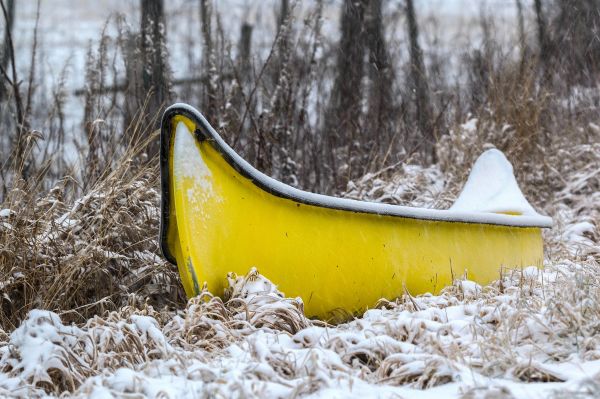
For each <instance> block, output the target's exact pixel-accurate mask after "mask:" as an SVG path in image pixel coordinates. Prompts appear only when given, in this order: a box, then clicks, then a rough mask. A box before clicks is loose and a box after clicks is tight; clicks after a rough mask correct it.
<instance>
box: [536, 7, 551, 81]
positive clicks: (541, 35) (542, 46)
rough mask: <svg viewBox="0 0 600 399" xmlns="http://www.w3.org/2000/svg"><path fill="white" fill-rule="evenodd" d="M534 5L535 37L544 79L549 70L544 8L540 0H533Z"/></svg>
mask: <svg viewBox="0 0 600 399" xmlns="http://www.w3.org/2000/svg"><path fill="white" fill-rule="evenodd" d="M534 7H535V17H536V21H537V31H538V34H537V37H538V46H539V50H540V65H541V66H542V67H543V68H544V75H545V80H546V78H547V77H548V74H549V72H550V71H549V69H550V68H549V67H550V51H549V50H550V49H549V46H548V44H549V42H548V28H547V25H546V19H545V17H544V10H543V9H542V0H535V1H534Z"/></svg>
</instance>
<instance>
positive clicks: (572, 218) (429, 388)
mask: <svg viewBox="0 0 600 399" xmlns="http://www.w3.org/2000/svg"><path fill="white" fill-rule="evenodd" d="M475 125H476V121H470V122H468V123H465V125H463V131H462V132H458V134H457V137H465V136H467V135H468V134H472V133H473V132H474V131H475V129H474V126H475ZM597 151H598V146H597V144H593V145H591V146H580V147H577V148H576V149H574V153H577V154H578V156H579V157H580V158H583V157H586V156H589V154H590V153H591V154H597V153H598V152H597ZM586 154H588V155H586ZM590 165H591V166H590ZM597 177H598V172H597V168H594V167H593V164H589V165H588V166H586V167H581V168H580V169H579V170H575V171H574V172H573V173H572V174H571V175H569V176H566V177H565V179H566V181H567V184H566V186H565V188H564V189H563V190H562V191H560V192H557V193H555V195H554V198H555V200H554V201H553V202H552V203H551V204H550V205H549V206H548V207H547V208H546V209H544V210H542V212H543V213H547V214H550V215H552V217H553V218H554V227H553V228H552V229H551V230H548V231H546V232H545V246H546V248H545V249H546V261H545V268H544V270H538V269H537V268H535V267H528V268H525V269H523V270H505V271H504V273H503V275H502V276H501V277H500V278H499V279H498V280H497V281H495V282H493V283H492V284H490V285H489V286H485V287H481V286H479V285H477V284H476V283H474V282H472V281H468V280H463V279H460V278H459V279H457V280H456V281H455V283H454V284H453V285H452V286H450V287H447V288H445V289H444V290H443V291H442V292H441V293H440V294H439V295H431V294H425V295H419V296H411V295H409V294H406V295H404V296H403V297H402V298H399V299H397V300H395V301H387V300H381V301H380V303H379V304H378V306H377V307H375V308H373V309H371V310H369V311H367V312H366V313H365V314H364V315H363V316H362V317H360V318H356V319H354V320H352V321H350V322H348V323H345V324H341V325H338V326H331V325H326V324H324V323H323V322H320V321H315V320H309V319H307V318H306V317H305V316H304V314H303V311H302V303H301V301H300V300H299V299H297V298H282V297H281V296H280V295H278V291H277V290H276V287H274V286H273V285H272V284H271V283H270V282H269V281H268V280H267V279H266V278H265V277H263V276H261V275H260V274H259V273H258V272H257V271H255V270H251V271H250V272H249V274H248V275H247V276H246V277H240V278H238V279H237V280H236V281H232V282H231V287H232V289H233V296H232V299H230V300H229V301H228V302H226V303H223V301H222V300H221V299H219V298H218V297H214V296H212V295H211V294H210V293H209V292H203V293H202V294H201V295H200V296H199V297H196V298H194V299H192V300H190V301H189V302H188V304H187V306H186V307H185V308H183V309H181V310H178V311H161V310H160V309H155V308H152V307H151V306H148V305H143V304H141V305H140V304H137V305H132V306H127V307H124V308H122V309H121V310H120V311H117V312H111V313H110V314H108V315H104V316H95V317H92V318H90V319H89V320H87V321H86V322H84V323H81V324H79V325H77V326H75V325H72V324H69V323H65V322H63V321H62V320H61V317H64V315H58V314H56V313H53V312H49V311H43V310H33V311H31V312H30V313H29V315H28V316H27V318H26V319H25V320H24V321H23V322H22V323H21V324H20V326H19V327H18V328H16V329H15V330H14V331H7V332H2V331H1V330H0V395H2V396H17V397H29V396H44V395H46V394H48V393H54V394H57V393H60V392H64V391H69V392H73V395H74V396H75V397H93V398H108V397H130V398H133V397H136V398H137V397H169V398H186V397H240V398H242V397H243V398H246V397H257V398H259V397H260V398H262V397H297V396H301V397H315V398H346V397H368V398H379V397H380V398H398V397H404V398H436V399H437V398H458V397H465V398H509V397H517V398H548V397H557V398H563V397H577V398H584V397H598V394H599V393H600V334H599V332H600V330H599V328H600V327H599V324H598V320H599V319H600V273H599V270H600V265H599V264H598V259H599V255H600V245H599V243H598V232H597V230H596V227H595V226H596V224H597V222H598V220H600V205H599V204H600V193H598V192H595V193H592V194H589V193H587V194H586V193H585V187H586V186H590V185H594V184H597V183H598V182H597ZM446 185H447V180H446V178H445V177H444V176H443V175H442V173H441V171H440V170H439V168H438V167H437V166H432V167H429V168H422V167H419V166H414V165H404V166H401V167H398V168H396V170H395V171H394V172H393V173H389V174H382V175H368V176H365V177H364V178H363V179H362V180H360V181H358V182H355V183H354V184H352V185H350V186H349V191H348V193H347V194H346V195H347V196H348V197H351V198H363V199H368V200H377V201H383V202H404V203H406V204H409V205H418V206H425V207H428V206H432V205H435V206H436V207H439V206H440V205H441V206H443V205H444V204H447V203H451V202H452V201H453V198H451V197H452V195H450V194H448V197H445V195H446V194H444V193H445V189H446V188H447V187H446ZM154 195H155V196H156V195H157V193H156V192H154ZM94 196H98V198H100V199H101V200H102V198H104V197H103V195H102V194H98V193H96V194H94V193H93V192H92V193H91V194H89V195H88V196H86V198H82V199H81V200H80V201H78V202H77V203H76V204H75V206H74V207H73V208H72V209H71V211H69V212H68V213H67V214H65V216H64V217H62V218H61V223H63V224H64V226H65V232H69V231H77V224H78V222H77V219H78V218H80V217H82V215H81V214H80V213H81V212H84V210H83V209H84V208H86V207H87V206H90V208H91V209H94V206H93V205H88V204H93V203H94V202H93V201H94ZM154 199H156V197H154ZM155 203H157V201H148V202H146V205H145V206H146V207H147V209H146V210H145V211H144V213H145V214H149V215H156V214H157V211H158V210H157V209H156V208H155V205H154V204H155ZM0 215H1V217H2V218H4V220H5V222H4V224H3V225H4V228H7V227H6V226H7V225H9V223H8V222H9V221H10V217H11V211H9V210H4V211H3V212H2V213H1V214H0ZM151 217H152V216H151ZM267 277H268V276H267ZM15 278H18V277H15ZM332 289H335V288H334V287H332ZM67 313H68V312H67ZM67 313H65V314H67Z"/></svg>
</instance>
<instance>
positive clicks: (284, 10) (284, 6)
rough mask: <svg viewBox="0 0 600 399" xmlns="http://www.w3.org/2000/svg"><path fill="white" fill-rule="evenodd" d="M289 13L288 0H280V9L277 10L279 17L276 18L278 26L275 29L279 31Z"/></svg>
mask: <svg viewBox="0 0 600 399" xmlns="http://www.w3.org/2000/svg"><path fill="white" fill-rule="evenodd" d="M289 13H290V2H289V0H281V9H280V10H279V18H278V22H279V23H278V26H277V30H278V31H279V30H280V29H281V27H282V26H283V25H285V21H286V19H287V18H288V15H289Z"/></svg>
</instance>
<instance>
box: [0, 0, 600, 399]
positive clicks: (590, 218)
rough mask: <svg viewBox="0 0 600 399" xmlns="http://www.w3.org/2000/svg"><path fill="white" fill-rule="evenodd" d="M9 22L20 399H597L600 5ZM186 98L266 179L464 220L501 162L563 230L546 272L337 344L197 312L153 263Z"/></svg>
mask: <svg viewBox="0 0 600 399" xmlns="http://www.w3.org/2000/svg"><path fill="white" fill-rule="evenodd" d="M0 4H1V6H2V14H1V15H0V21H1V23H0V30H1V35H0V39H1V41H0V67H1V68H0V396H1V395H15V396H30V395H34V396H35V395H43V394H51V395H60V394H65V395H66V394H73V395H75V396H77V395H79V396H82V397H85V396H88V395H91V394H92V393H98V392H100V393H106V392H108V393H109V394H112V395H119V394H123V393H132V392H133V393H141V394H143V395H146V396H157V395H161V394H162V393H164V392H163V391H161V389H165V390H166V391H165V392H167V393H168V395H171V396H173V397H177V396H181V397H185V396H193V395H200V394H204V395H208V396H210V395H224V396H231V395H234V394H237V395H238V396H240V397H248V396H255V397H261V396H262V397H264V396H265V395H267V396H277V395H279V396H293V395H298V396H303V395H312V394H314V395H316V396H318V395H319V393H320V392H321V393H323V392H325V393H323V395H324V396H327V392H329V393H330V394H331V393H332V392H333V393H334V394H335V393H337V394H340V395H342V396H343V395H344V394H345V393H347V392H348V389H350V388H348V386H350V387H354V389H356V390H358V391H354V392H363V393H366V394H367V395H366V396H369V395H375V393H377V395H379V394H380V395H381V396H393V395H396V394H400V395H407V396H409V397H413V396H414V395H419V394H420V392H427V391H421V390H423V389H436V388H439V389H441V390H440V391H432V392H437V396H439V397H446V396H448V395H450V393H452V394H453V395H454V394H456V395H455V396H463V397H491V396H486V395H488V394H489V395H498V396H494V397H511V396H517V397H522V395H519V392H521V393H523V392H526V393H527V394H528V395H529V394H531V395H534V394H536V393H539V394H540V396H539V397H548V395H550V394H554V393H553V392H554V391H553V390H552V389H555V388H556V392H570V393H571V394H580V395H582V397H585V396H586V395H589V396H590V397H593V396H594V395H598V392H600V363H598V362H600V338H598V336H599V334H598V332H599V327H598V322H597V321H598V318H599V317H600V277H599V276H600V273H599V272H600V266H599V265H598V260H599V259H600V244H599V239H600V234H599V233H598V225H599V224H600V172H599V171H600V112H599V111H600V86H599V82H600V1H598V0H503V1H502V0H481V1H472V0H397V1H396V0H388V1H385V0H372V1H367V0H321V1H319V0H310V1H309V0H306V1H293V0H277V1H264V2H253V1H245V0H226V1H211V0H175V1H162V0H120V1H117V0H104V1H88V2H84V1H74V0H40V1H36V0H0ZM176 101H181V102H186V103H189V104H191V105H193V106H195V107H196V108H198V109H199V110H200V111H201V112H202V113H203V114H204V115H205V116H206V117H207V119H208V120H209V121H210V123H211V124H212V125H213V126H214V127H215V128H216V130H217V131H218V132H219V133H220V134H222V135H223V137H224V138H225V139H226V141H227V142H228V143H229V144H230V145H231V146H232V147H233V148H234V149H235V150H236V151H237V152H238V153H239V154H240V155H241V156H242V157H244V158H245V159H246V160H248V161H249V162H250V163H251V164H252V165H254V166H255V167H257V168H258V169H259V170H261V171H262V172H264V173H266V174H268V175H270V176H273V177H274V178H276V179H278V180H281V181H283V182H285V183H287V184H290V185H293V186H295V187H298V188H301V189H304V190H308V191H313V192H319V193H324V194H330V195H336V196H343V197H349V198H356V199H361V200H369V201H378V202H386V203H392V204H402V205H411V206H420V207H427V208H440V209H445V208H448V207H449V206H450V205H451V204H452V202H453V201H454V199H455V198H456V196H457V194H458V193H459V191H460V189H461V188H462V186H463V184H464V182H465V180H466V177H467V175H468V173H469V169H470V167H471V165H472V164H473V161H474V160H475V159H476V158H477V156H479V154H481V152H482V151H483V150H485V149H487V148H491V147H496V148H498V149H500V150H502V151H503V152H504V153H505V154H506V155H507V157H508V159H509V160H510V161H511V162H512V164H513V166H514V169H515V173H516V177H517V180H518V181H519V184H520V186H521V188H522V190H523V192H524V193H525V195H526V196H527V198H528V199H529V200H530V202H531V203H532V204H533V205H534V206H535V207H536V209H539V210H540V211H541V212H542V213H544V214H547V215H550V216H552V217H553V219H554V223H555V225H554V227H553V228H552V229H551V230H548V231H546V232H545V233H544V234H545V235H544V238H545V246H546V261H545V265H546V266H545V267H546V271H544V272H540V274H539V275H538V274H535V275H534V274H532V272H531V271H527V272H526V271H522V270H521V271H511V272H509V273H507V274H505V275H499V280H498V281H496V282H494V283H493V284H491V285H490V286H488V287H479V288H478V289H475V290H474V291H473V290H470V289H466V288H465V287H467V285H465V284H463V283H462V282H461V281H459V280H458V279H457V282H456V283H455V284H454V285H453V286H451V287H447V289H445V290H444V291H443V292H441V293H439V296H437V295H435V296H431V295H429V296H427V295H425V296H419V297H412V296H411V295H410V293H407V295H405V296H403V297H402V298H398V299H394V298H388V299H389V300H390V301H386V302H382V303H381V304H379V305H378V309H376V310H374V312H375V311H377V312H381V313H371V316H370V317H367V316H365V318H357V319H356V320H354V321H352V322H350V323H348V324H345V325H341V326H339V327H332V326H329V327H328V326H324V324H323V323H319V322H317V321H313V320H308V319H306V317H305V316H304V314H303V313H302V311H301V309H300V307H298V306H295V305H294V306H292V305H290V303H293V300H291V299H290V300H289V301H288V302H285V303H281V304H280V307H276V306H275V307H274V306H273V304H269V306H267V307H264V308H261V307H260V306H258V305H257V306H258V307H249V306H250V305H249V304H248V303H245V302H244V300H242V299H239V298H238V301H237V302H236V301H233V302H232V301H230V302H225V303H224V302H222V301H221V300H220V299H219V298H217V297H213V296H212V294H211V293H208V292H205V293H203V296H202V298H200V299H198V298H196V299H191V300H189V301H188V300H187V299H186V298H185V295H184V294H183V290H182V288H181V284H180V281H179V277H178V273H177V270H176V268H175V267H174V266H172V265H170V264H168V263H167V262H166V261H165V260H164V259H163V257H162V256H161V254H160V252H159V249H158V245H157V235H158V224H159V201H160V191H159V184H158V181H159V173H158V156H157V151H158V148H159V147H158V131H157V128H158V123H159V120H160V117H161V112H162V110H163V109H164V108H165V106H168V105H169V104H171V103H173V102H176ZM266 277H268V276H266ZM240 303H242V304H244V306H245V307H244V306H241V305H240ZM451 307H458V308H460V309H462V310H461V312H463V310H464V312H463V313H461V316H460V317H459V318H460V320H459V321H456V320H451V319H452V317H454V316H452V317H450V316H449V315H448V314H449V313H448V312H446V311H445V310H444V309H448V308H451ZM40 309H44V310H51V311H52V313H40V312H42V311H41V310H40ZM248 309H250V311H249V310H248ZM440 309H442V310H444V312H446V313H444V314H445V316H444V315H442V313H440V312H442V310H440ZM469 309H470V310H469ZM473 309H475V310H473ZM467 310H468V311H467ZM452 314H455V313H452ZM440 315H441V316H440ZM63 323H64V324H63ZM71 323H74V324H71ZM390 323H392V324H390ZM394 323H396V324H394ZM435 323H441V324H443V328H442V327H435V328H434V327H432V325H434V324H435ZM461 323H467V324H461ZM458 324H460V325H461V326H463V327H464V326H467V327H464V329H463V330H460V331H459V330H456V329H457V328H458V327H457V325H458ZM390 325H393V326H394V327H393V328H392V327H390ZM47 326H52V327H48V328H46V327H47ZM534 326H537V327H534ZM320 329H324V330H320ZM465 330H468V331H469V332H468V333H465ZM318 331H327V337H328V338H327V339H325V338H322V337H321V336H320V335H318V334H317V333H316V332H318ZM365 331H369V332H368V333H367V332H365ZM402 331H403V332H402ZM444 331H446V332H448V331H449V332H448V334H449V335H448V334H445V335H444V336H445V337H446V336H447V337H448V338H447V339H446V338H445V339H446V340H445V339H442V338H440V334H442V333H443V332H444ZM457 331H458V332H457ZM34 333H35V334H34ZM28 334H29V335H28ZM315 334H317V335H315ZM352 334H354V335H352ZM361 334H362V335H361ZM34 335H35V336H34ZM38 336H42V337H49V338H48V339H47V340H46V341H43V342H42V341H39V342H38V341H35V339H36V338H35V337H38ZM281 336H285V337H288V338H289V339H292V340H293V342H294V343H295V344H290V347H289V348H287V347H286V348H287V349H282V350H281V351H280V352H277V350H279V349H277V350H276V349H273V348H275V347H274V346H273V345H272V341H269V340H270V339H272V337H278V339H279V337H281ZM28 337H29V338H28ZM32 337H33V338H32ZM270 337H271V338H270ZM290 337H291V338H290ZM315 337H317V338H315ZM319 337H321V338H319ZM356 337H360V339H358V341H356V339H355V338H356ZM288 338H286V339H288ZM40 339H41V338H40ZM282 339H283V338H282ZM28 340H29V341H28ZM261 340H264V341H261ZM355 341H356V342H355ZM40 342H41V343H40ZM48 342H52V345H53V346H52V345H50V344H48ZM90 342H93V343H94V344H93V345H92V344H90ZM286 342H287V341H286ZM290 342H291V341H290ZM458 342H460V344H458ZM38 344H39V345H38ZM404 344H410V345H413V347H411V348H413V349H414V348H416V349H414V350H413V352H410V353H409V352H406V351H405V349H403V348H406V347H405V346H403V345H404ZM36 345H38V346H36ZM48 345H50V346H48ZM90 345H91V346H90ZM236 345H239V347H240V348H243V352H244V353H247V354H248V356H249V358H242V357H239V356H238V355H237V353H238V352H236V349H235V348H236ZM261 345H262V346H261ZM294 345H297V347H295V346H294ZM38 347H39V348H42V347H44V348H46V349H44V350H41V349H40V350H39V351H38V352H35V353H36V354H37V355H39V357H38V358H36V360H35V361H34V362H32V363H27V359H31V358H27V357H26V356H23V354H24V353H26V352H27V351H31V350H32V349H31V348H38ZM265 347H269V348H270V350H271V352H268V354H265V353H267V352H265V350H266V349H265ZM48 348H50V349H48ZM232 348H233V349H232ZM290 348H292V349H290ZM307 348H312V349H311V350H312V351H309V350H308V349H307ZM305 349H307V351H308V352H306V351H304V350H305ZM414 351H416V353H417V355H414V353H415V352H414ZM405 352H406V353H405ZM31 353H34V352H31ZM302 356H306V358H307V359H308V357H310V361H309V360H306V359H304V358H303V357H302ZM300 358H302V359H304V360H303V361H300V360H298V359H300ZM232 359H237V360H236V362H237V363H235V366H232V363H229V362H231V361H233V360H232ZM240 359H242V360H240ZM311 362H312V363H311ZM32 364H35V367H34V366H32ZM240 364H241V366H240ZM307 364H309V365H310V367H309V366H307ZM265 365H266V366H265ZM120 367H124V368H126V369H127V370H130V371H124V372H122V373H121V372H120V371H119V370H120ZM153 367H154V368H153ZM236 367H237V368H236ZM265 367H266V368H265ZM267 369H268V370H267ZM152 370H160V372H158V371H152ZM198 370H200V371H198ZM235 370H243V373H242V372H240V373H236V372H235ZM265 370H267V371H265ZM465 370H468V372H467V371H465ZM581 370H585V372H583V371H581ZM119 373H120V374H119ZM127 373H130V374H127ZM153 373H155V374H153ZM244 373H246V374H247V376H246V374H244ZM165 376H171V377H172V378H173V379H174V380H169V381H171V382H166V380H164V378H166V377H165ZM171 377H169V378H171ZM177 378H181V379H182V380H177ZM480 378H481V379H480ZM132 381H133V382H132ZM136 381H137V382H136ZM140 381H142V383H139V382H140ZM173 381H175V382H173ZM177 381H179V383H177ZM182 381H183V382H182ZM171 383H172V385H169V384H171ZM344 384H347V385H344ZM365 384H366V385H365ZM519 384H523V385H519ZM536 384H540V385H536ZM544 384H545V385H544ZM552 384H556V385H552ZM165 387H167V388H165ZM390 387H392V388H401V389H406V391H397V390H396V391H394V390H389V391H388V390H387V389H388V388H390ZM444 387H445V388H444ZM542 387H543V388H542ZM392 388H390V389H392ZM103 389H107V391H106V392H104V391H103ZM361 389H362V390H363V391H361ZM443 389H447V390H445V391H444V390H443ZM327 390H329V391H327ZM337 390H339V391H337ZM415 392H416V393H415ZM432 395H436V393H432ZM502 395H505V396H502ZM556 395H557V397H559V394H556ZM415 397H416V396H415ZM533 397H535V396H533Z"/></svg>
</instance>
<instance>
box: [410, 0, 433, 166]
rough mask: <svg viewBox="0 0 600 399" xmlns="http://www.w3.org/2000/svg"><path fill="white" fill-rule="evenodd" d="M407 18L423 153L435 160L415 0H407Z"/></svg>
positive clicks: (411, 72) (412, 80)
mask: <svg viewBox="0 0 600 399" xmlns="http://www.w3.org/2000/svg"><path fill="white" fill-rule="evenodd" d="M406 19H407V23H408V38H409V41H410V75H411V84H412V88H413V90H414V93H415V96H416V106H417V124H418V126H419V130H420V132H421V135H422V143H423V147H422V148H423V153H424V154H426V156H427V157H428V158H430V159H429V160H430V161H433V160H435V135H434V132H433V123H432V112H431V103H430V102H429V87H428V84H427V74H426V71H425V64H424V62H423V51H422V50H421V47H420V46H419V29H418V25H417V18H416V16H415V9H414V6H413V0H406Z"/></svg>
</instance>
